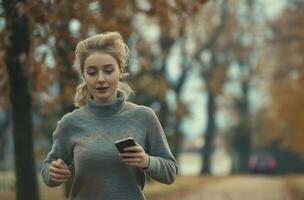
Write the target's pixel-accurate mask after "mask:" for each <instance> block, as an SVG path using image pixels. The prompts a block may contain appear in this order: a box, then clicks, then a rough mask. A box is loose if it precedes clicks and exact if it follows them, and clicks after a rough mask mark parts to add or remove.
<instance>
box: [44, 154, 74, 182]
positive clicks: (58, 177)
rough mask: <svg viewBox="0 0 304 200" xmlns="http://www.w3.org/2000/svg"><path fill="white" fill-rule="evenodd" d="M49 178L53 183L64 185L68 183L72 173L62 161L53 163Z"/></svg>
mask: <svg viewBox="0 0 304 200" xmlns="http://www.w3.org/2000/svg"><path fill="white" fill-rule="evenodd" d="M49 176H50V179H51V180H52V181H55V182H59V183H63V182H66V181H67V180H68V179H69V178H70V176H71V172H70V170H68V168H67V165H66V164H65V163H64V161H63V160H62V159H58V160H56V161H52V162H51V164H50V167H49Z"/></svg>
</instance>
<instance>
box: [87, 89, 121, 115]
mask: <svg viewBox="0 0 304 200" xmlns="http://www.w3.org/2000/svg"><path fill="white" fill-rule="evenodd" d="M124 103H125V96H124V93H123V92H121V91H119V90H118V91H117V98H116V99H115V100H114V101H113V102H109V103H99V102H96V101H94V99H92V98H91V97H88V98H87V99H86V105H85V107H86V109H87V110H88V111H89V112H91V113H93V114H94V115H96V116H97V117H101V118H108V117H112V116H114V115H115V114H116V113H118V112H119V111H120V110H121V108H122V107H123V105H124Z"/></svg>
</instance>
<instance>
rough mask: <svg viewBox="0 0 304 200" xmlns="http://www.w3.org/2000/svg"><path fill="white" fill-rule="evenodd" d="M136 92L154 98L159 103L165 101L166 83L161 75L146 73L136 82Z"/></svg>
mask: <svg viewBox="0 0 304 200" xmlns="http://www.w3.org/2000/svg"><path fill="white" fill-rule="evenodd" d="M136 87H137V90H139V91H143V92H145V93H148V94H151V95H153V96H156V97H157V98H158V99H159V101H161V102H165V101H166V94H167V90H168V83H167V81H166V79H165V78H164V76H163V75H161V74H157V75H154V74H150V73H146V74H143V75H141V76H140V77H139V78H138V79H137V82H136Z"/></svg>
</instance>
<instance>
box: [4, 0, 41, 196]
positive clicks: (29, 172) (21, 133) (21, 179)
mask: <svg viewBox="0 0 304 200" xmlns="http://www.w3.org/2000/svg"><path fill="white" fill-rule="evenodd" d="M2 3H3V8H4V10H5V17H6V22H7V28H8V30H9V31H11V35H10V37H9V40H10V46H9V47H8V48H7V49H6V58H5V63H6V66H7V70H8V74H9V77H10V99H11V103H12V110H13V137H14V150H15V166H16V169H15V173H16V187H17V193H16V195H17V200H29V199H31V200H38V199H39V194H38V185H37V179H36V169H35V159H34V149H33V134H32V132H33V127H32V99H31V92H30V90H29V81H28V79H27V77H26V73H25V70H24V69H25V66H23V65H24V63H25V60H26V57H27V55H28V52H29V46H30V32H29V25H28V19H27V18H26V16H24V15H22V14H20V12H18V10H17V9H18V7H19V6H22V3H23V1H11V0H3V1H2ZM17 4H18V5H17Z"/></svg>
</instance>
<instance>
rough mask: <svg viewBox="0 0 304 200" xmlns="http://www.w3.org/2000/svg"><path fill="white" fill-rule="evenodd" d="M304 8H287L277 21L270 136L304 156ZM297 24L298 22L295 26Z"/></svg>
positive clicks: (274, 43) (274, 44) (271, 84)
mask: <svg viewBox="0 0 304 200" xmlns="http://www.w3.org/2000/svg"><path fill="white" fill-rule="evenodd" d="M303 15H304V8H302V9H298V10H297V11H296V12H295V11H290V10H286V12H285V13H284V15H283V16H282V19H279V20H278V22H275V25H273V27H274V31H275V36H274V38H273V39H272V40H271V44H272V45H273V48H274V50H273V51H271V53H272V57H271V58H272V62H273V63H272V65H273V69H272V70H273V72H272V80H271V81H270V86H269V91H270V93H271V96H272V104H271V109H272V113H271V115H270V117H271V118H270V122H269V125H270V127H271V130H272V131H271V133H270V134H269V136H270V137H271V138H274V139H278V138H279V139H280V140H281V141H282V143H281V146H282V147H283V148H285V149H288V150H290V151H294V152H298V153H299V154H302V155H304V153H303V152H304V151H303V150H304V146H303V141H304V134H303V133H304V132H303V130H304V123H303V122H304V90H303V85H304V78H303V77H304V59H303V54H304V38H303V37H302V36H300V35H301V34H300V33H303V30H304V29H303V27H304V23H303V20H302V19H303ZM295 24H297V25H296V26H295Z"/></svg>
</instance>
